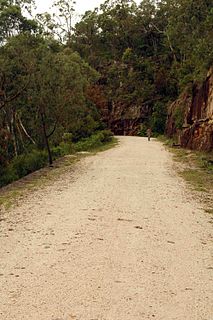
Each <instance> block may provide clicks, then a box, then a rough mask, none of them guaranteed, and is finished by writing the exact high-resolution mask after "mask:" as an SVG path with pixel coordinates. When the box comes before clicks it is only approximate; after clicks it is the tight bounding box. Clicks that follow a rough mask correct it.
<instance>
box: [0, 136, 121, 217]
mask: <svg viewBox="0 0 213 320" xmlns="http://www.w3.org/2000/svg"><path fill="white" fill-rule="evenodd" d="M116 145H117V139H116V138H115V137H114V136H113V135H112V133H111V132H110V131H107V130H105V131H101V132H97V133H96V134H94V135H92V136H91V137H90V138H86V139H83V140H81V141H79V142H78V143H76V144H69V143H65V144H63V145H61V146H60V148H57V157H56V156H55V157H54V159H55V161H54V162H53V166H51V167H50V166H48V165H47V164H48V156H47V154H45V157H43V161H44V162H43V163H41V159H40V156H39V152H35V151H33V152H32V153H30V154H26V155H25V160H23V159H20V163H19V165H18V166H17V163H18V162H19V161H18V160H17V162H15V163H16V167H15V166H14V167H13V168H9V169H8V171H6V172H5V176H3V177H4V179H9V178H12V180H10V182H13V183H11V184H9V185H8V183H9V182H8V180H7V183H5V185H6V186H5V187H4V188H2V189H0V211H1V208H4V209H9V208H10V207H11V206H12V205H13V204H15V203H17V202H19V201H20V200H21V199H22V198H23V197H27V195H28V194H29V193H30V192H31V191H32V190H34V191H35V190H38V189H41V188H44V187H45V186H47V185H50V184H52V183H53V182H54V181H56V180H57V178H58V177H61V176H63V174H66V173H67V172H68V171H69V172H70V170H72V169H73V168H74V166H75V164H76V163H78V162H79V161H80V160H81V159H82V158H85V157H88V156H91V155H94V154H96V153H98V152H103V151H106V150H108V149H111V148H113V147H115V146H116ZM70 150H71V151H70ZM55 152H56V150H54V151H53V153H55ZM35 155H36V156H35ZM23 156H24V155H23ZM34 156H35V158H34ZM32 158H34V159H33V160H32ZM30 166H32V167H31V170H29V172H28V173H26V171H25V172H24V173H23V170H24V168H25V170H27V169H28V168H30ZM17 167H18V168H21V172H22V174H21V175H20V176H19V178H18V173H17V172H16V175H12V176H11V171H13V174H14V172H15V170H17ZM39 169H40V170H39ZM20 178H22V179H20ZM1 181H3V179H2V177H1Z"/></svg>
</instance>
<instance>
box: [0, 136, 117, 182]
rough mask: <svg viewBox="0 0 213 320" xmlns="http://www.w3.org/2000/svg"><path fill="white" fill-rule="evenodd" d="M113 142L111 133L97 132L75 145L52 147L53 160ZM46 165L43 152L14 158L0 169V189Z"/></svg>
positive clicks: (46, 156) (64, 142)
mask: <svg viewBox="0 0 213 320" xmlns="http://www.w3.org/2000/svg"><path fill="white" fill-rule="evenodd" d="M110 142H113V135H112V133H111V131H108V130H103V131H98V132H96V133H95V134H93V135H91V136H90V137H89V138H85V139H82V140H80V141H78V142H77V143H73V142H72V141H71V140H70V141H63V142H62V143H60V144H59V145H58V146H55V147H52V148H51V151H52V155H53V159H54V160H56V159H58V158H61V157H64V156H66V155H72V154H76V153H77V152H81V151H89V152H91V151H93V150H96V149H98V148H102V147H104V146H105V145H107V144H109V143H110ZM47 164H48V155H47V152H46V151H45V150H38V149H34V150H31V151H30V152H28V153H25V154H22V155H19V156H17V157H16V158H14V159H13V160H12V161H11V162H10V163H9V165H8V166H7V167H5V168H0V187H3V186H6V185H8V184H10V183H11V182H13V181H16V180H18V179H20V178H23V177H25V176H26V175H28V174H30V173H32V172H35V171H36V170H39V169H41V168H43V167H45V166H47Z"/></svg>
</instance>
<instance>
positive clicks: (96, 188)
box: [0, 137, 213, 320]
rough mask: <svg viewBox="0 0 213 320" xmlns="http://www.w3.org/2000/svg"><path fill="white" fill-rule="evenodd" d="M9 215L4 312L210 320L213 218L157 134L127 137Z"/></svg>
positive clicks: (27, 318)
mask: <svg viewBox="0 0 213 320" xmlns="http://www.w3.org/2000/svg"><path fill="white" fill-rule="evenodd" d="M77 169H78V170H76V171H77V172H75V173H73V172H70V173H68V174H67V175H64V176H63V177H61V179H60V180H59V181H56V182H55V183H54V184H53V185H52V186H50V187H47V188H46V189H44V190H42V191H40V192H37V193H34V194H33V195H32V196H31V197H30V198H29V199H28V200H27V201H24V203H23V204H21V205H20V206H19V207H18V208H15V209H13V210H11V212H10V213H7V214H6V216H5V219H6V220H3V221H2V222H1V234H0V236H1V237H0V319H1V320H13V319H15V320H73V319H74V320H147V319H156V320H174V319H178V320H212V319H213V312H212V311H213V310H212V307H213V303H212V298H213V290H212V289H213V287H212V277H211V276H212V269H213V268H212V258H211V243H212V238H211V235H210V233H211V228H212V226H211V224H210V223H209V219H208V215H207V214H205V212H204V211H203V210H202V209H198V205H197V204H196V203H195V201H194V200H192V199H190V196H189V195H188V193H189V192H188V193H187V189H186V187H185V185H184V183H183V181H182V180H181V179H180V178H178V177H177V176H176V174H175V172H174V171H173V169H172V159H171V156H170V154H169V153H168V152H167V151H165V149H164V147H163V146H162V145H161V144H160V143H159V142H155V141H152V142H150V143H148V141H147V140H146V139H142V138H136V137H123V138H121V139H120V145H119V146H118V147H116V148H114V149H111V150H108V151H106V152H104V153H101V154H98V155H96V156H92V157H88V158H86V159H84V160H83V161H82V162H81V164H80V165H77Z"/></svg>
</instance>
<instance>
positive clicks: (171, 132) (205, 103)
mask: <svg viewBox="0 0 213 320" xmlns="http://www.w3.org/2000/svg"><path fill="white" fill-rule="evenodd" d="M166 134H167V136H169V137H170V138H171V137H176V138H177V140H178V143H179V144H180V145H181V146H182V147H185V148H189V149H194V150H203V151H211V150H213V69H211V70H210V72H209V74H208V76H207V78H206V80H205V81H204V82H203V84H202V85H200V86H198V85H196V84H195V85H194V86H193V88H192V94H189V93H187V92H185V93H183V94H182V95H181V96H180V97H179V99H178V100H177V101H175V102H174V103H172V104H171V105H170V107H169V109H168V118H167V125H166Z"/></svg>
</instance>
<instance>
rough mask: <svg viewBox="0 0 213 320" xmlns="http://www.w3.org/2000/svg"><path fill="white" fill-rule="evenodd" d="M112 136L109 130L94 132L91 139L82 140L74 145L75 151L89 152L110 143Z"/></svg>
mask: <svg viewBox="0 0 213 320" xmlns="http://www.w3.org/2000/svg"><path fill="white" fill-rule="evenodd" d="M112 137H113V134H112V132H111V131H109V130H103V131H99V132H96V133H95V134H93V135H92V136H91V137H89V138H86V139H82V140H80V141H79V142H77V143H76V144H75V150H76V151H78V152H79V151H89V150H92V149H94V148H98V147H100V146H102V145H103V144H104V143H107V142H110V141H112Z"/></svg>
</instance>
